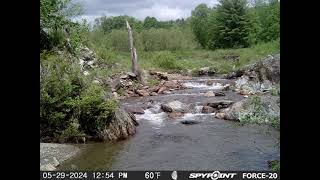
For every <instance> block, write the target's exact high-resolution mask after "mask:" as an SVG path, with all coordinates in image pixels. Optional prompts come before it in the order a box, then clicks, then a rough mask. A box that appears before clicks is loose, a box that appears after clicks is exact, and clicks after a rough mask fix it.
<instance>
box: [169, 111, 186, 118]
mask: <svg viewBox="0 0 320 180" xmlns="http://www.w3.org/2000/svg"><path fill="white" fill-rule="evenodd" d="M183 115H184V114H183V113H182V112H171V113H169V114H168V117H169V118H171V119H176V118H179V117H182V116H183Z"/></svg>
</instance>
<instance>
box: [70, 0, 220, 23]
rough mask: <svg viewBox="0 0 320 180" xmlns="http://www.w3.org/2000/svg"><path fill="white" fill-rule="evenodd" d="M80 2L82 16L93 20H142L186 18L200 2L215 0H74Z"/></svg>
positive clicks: (211, 4) (90, 20)
mask: <svg viewBox="0 0 320 180" xmlns="http://www.w3.org/2000/svg"><path fill="white" fill-rule="evenodd" d="M74 1H78V2H80V3H81V4H82V6H83V9H84V15H82V16H79V17H77V18H75V20H79V19H82V18H85V19H87V20H88V21H89V22H93V21H94V19H95V18H97V17H100V16H104V15H106V16H119V15H128V16H133V17H135V18H138V19H140V20H143V19H144V18H145V17H147V16H152V17H155V18H157V19H158V20H162V21H166V20H175V19H178V18H187V17H189V16H190V15H191V11H192V10H193V9H194V8H195V7H196V6H197V5H199V4H200V3H206V4H207V5H208V6H210V7H212V6H213V5H215V4H217V0H116V1H115V0H74Z"/></svg>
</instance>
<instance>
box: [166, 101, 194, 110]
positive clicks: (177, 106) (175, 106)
mask: <svg viewBox="0 0 320 180" xmlns="http://www.w3.org/2000/svg"><path fill="white" fill-rule="evenodd" d="M161 109H162V110H163V111H164V112H182V113H185V112H188V106H187V105H186V104H183V103H181V102H180V101H172V102H169V103H165V104H161Z"/></svg>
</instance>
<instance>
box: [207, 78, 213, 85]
mask: <svg viewBox="0 0 320 180" xmlns="http://www.w3.org/2000/svg"><path fill="white" fill-rule="evenodd" d="M213 82H214V81H213V80H212V79H209V80H207V81H206V85H208V86H211V85H213Z"/></svg>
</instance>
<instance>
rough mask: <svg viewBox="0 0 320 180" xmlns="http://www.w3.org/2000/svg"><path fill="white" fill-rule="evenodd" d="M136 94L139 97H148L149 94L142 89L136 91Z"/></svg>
mask: <svg viewBox="0 0 320 180" xmlns="http://www.w3.org/2000/svg"><path fill="white" fill-rule="evenodd" d="M136 93H137V94H139V95H140V96H149V95H150V94H149V92H148V91H147V90H144V89H139V90H136Z"/></svg>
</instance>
